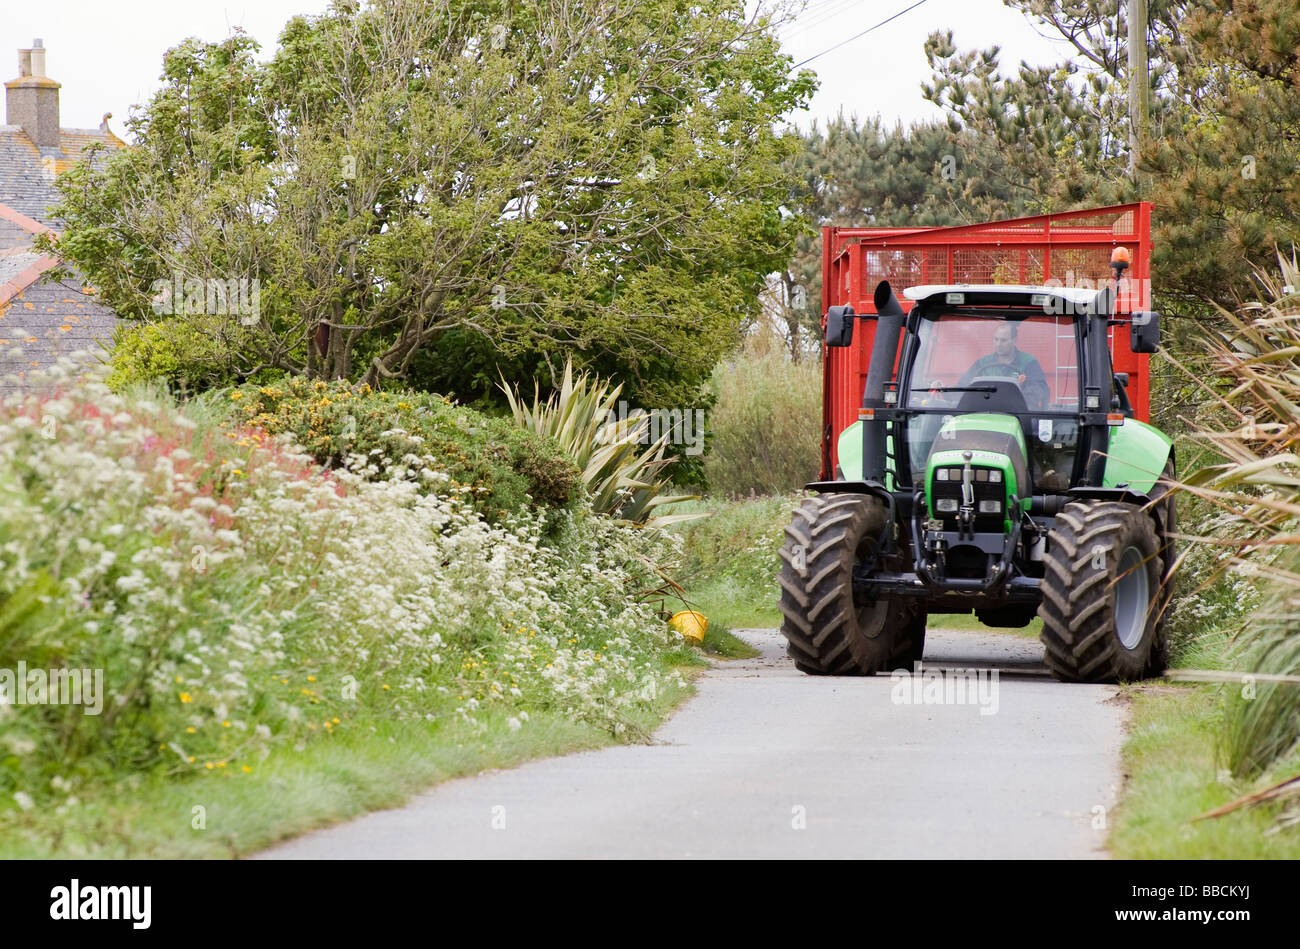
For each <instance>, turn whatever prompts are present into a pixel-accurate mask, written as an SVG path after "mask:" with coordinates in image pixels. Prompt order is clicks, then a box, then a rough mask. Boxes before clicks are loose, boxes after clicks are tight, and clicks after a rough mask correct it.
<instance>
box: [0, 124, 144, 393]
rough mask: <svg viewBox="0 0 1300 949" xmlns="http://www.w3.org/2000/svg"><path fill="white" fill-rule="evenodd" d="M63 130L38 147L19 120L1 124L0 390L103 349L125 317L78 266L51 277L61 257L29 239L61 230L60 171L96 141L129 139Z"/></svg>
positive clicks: (100, 132) (102, 158)
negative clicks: (65, 358)
mask: <svg viewBox="0 0 1300 949" xmlns="http://www.w3.org/2000/svg"><path fill="white" fill-rule="evenodd" d="M60 137H61V141H60V146H59V147H58V148H37V147H36V145H35V144H34V143H33V142H32V140H31V139H30V138H29V137H28V136H27V133H26V132H24V131H23V130H22V128H21V127H19V126H16V125H0V393H3V392H7V391H12V390H13V389H15V388H22V387H23V386H24V383H23V378H24V377H25V376H26V375H27V374H28V373H30V372H32V371H34V370H36V369H38V368H41V367H44V366H48V365H49V364H50V363H52V362H54V361H55V360H56V359H58V358H59V356H61V355H71V354H72V353H73V352H75V351H77V350H82V349H85V350H90V351H91V352H92V353H97V354H98V355H100V356H102V355H103V347H104V345H106V344H107V343H108V342H109V341H110V340H111V339H112V336H113V330H114V328H115V327H116V326H117V324H118V322H119V320H118V317H117V315H116V314H115V313H113V311H112V310H110V309H108V308H107V307H105V306H103V305H102V304H100V303H99V302H98V301H96V300H95V297H94V291H93V289H92V288H88V287H86V285H85V281H84V280H82V279H80V278H79V277H77V276H76V275H75V274H74V275H73V276H72V277H70V278H68V279H65V280H63V281H61V282H45V281H44V279H43V275H44V273H45V272H46V271H48V270H49V268H51V267H53V266H54V264H55V261H54V260H53V259H51V258H49V257H44V256H42V255H41V254H38V253H36V252H35V251H34V250H33V249H32V246H31V243H32V239H33V238H34V237H35V236H36V234H38V233H40V232H41V231H44V230H54V231H56V232H57V230H58V227H59V222H58V220H56V219H55V218H54V217H53V216H52V215H51V214H50V209H51V208H52V207H53V206H54V205H56V204H58V202H59V193H58V191H57V189H56V188H55V187H54V178H55V176H56V175H58V174H59V173H60V172H63V171H66V170H68V168H70V167H72V165H73V163H74V162H76V161H80V160H84V155H83V150H84V149H85V148H86V147H87V146H88V145H90V144H91V143H93V142H100V143H103V144H105V145H108V146H110V147H112V148H123V147H125V143H123V142H122V140H121V139H119V138H118V137H117V136H116V135H114V134H113V133H112V132H108V131H103V130H92V129H61V130H60ZM105 160H106V157H105V156H104V155H100V156H98V157H97V158H96V163H97V164H98V163H101V162H103V161H105ZM15 347H17V348H18V350H21V351H20V352H16V351H15Z"/></svg>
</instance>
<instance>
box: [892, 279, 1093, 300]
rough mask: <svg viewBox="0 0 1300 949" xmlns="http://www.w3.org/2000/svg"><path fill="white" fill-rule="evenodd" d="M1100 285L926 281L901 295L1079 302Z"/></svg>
mask: <svg viewBox="0 0 1300 949" xmlns="http://www.w3.org/2000/svg"><path fill="white" fill-rule="evenodd" d="M1100 289H1102V288H1101V287H1097V288H1096V289H1092V290H1088V289H1086V288H1083V287H1046V286H1031V285H1029V284H1011V283H997V284H992V283H942V284H938V283H937V284H925V285H923V286H919V287H908V288H907V289H906V290H904V291H903V296H905V297H907V299H909V300H914V301H916V302H917V303H921V302H923V301H925V300H929V299H930V298H931V297H939V296H945V295H946V294H949V293H961V294H965V297H966V299H965V300H964V301H963V302H964V303H965V304H968V305H969V304H979V303H984V304H990V303H992V304H1002V305H1012V306H1015V305H1020V306H1032V305H1033V304H1032V303H1030V297H1033V296H1041V295H1047V296H1052V297H1056V298H1057V299H1059V300H1065V301H1067V302H1069V303H1072V304H1075V305H1076V306H1078V305H1080V304H1088V303H1092V301H1094V300H1095V299H1097V291H1098V290H1100Z"/></svg>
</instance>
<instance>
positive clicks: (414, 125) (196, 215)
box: [57, 0, 814, 405]
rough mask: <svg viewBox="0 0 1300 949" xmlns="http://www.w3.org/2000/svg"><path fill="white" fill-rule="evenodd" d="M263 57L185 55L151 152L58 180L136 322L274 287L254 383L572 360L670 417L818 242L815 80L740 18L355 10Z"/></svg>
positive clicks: (68, 245) (298, 25)
mask: <svg viewBox="0 0 1300 949" xmlns="http://www.w3.org/2000/svg"><path fill="white" fill-rule="evenodd" d="M257 49H258V47H257V44H256V43H255V42H254V41H253V40H252V39H251V38H249V37H247V36H245V35H243V34H240V33H236V34H234V35H233V36H231V37H230V38H229V39H227V40H225V41H223V42H221V43H215V44H211V43H202V42H199V41H197V40H188V41H186V42H185V43H182V44H181V45H179V46H177V47H175V48H173V49H172V50H170V51H169V52H168V53H167V54H166V57H165V60H164V65H163V76H162V80H163V86H162V88H161V89H160V91H159V92H158V93H157V94H156V95H155V96H154V98H153V99H152V100H151V101H150V102H149V103H148V105H147V106H146V107H145V108H144V109H143V110H141V111H140V112H138V113H137V114H135V115H134V116H133V117H132V119H131V122H130V123H129V124H130V127H131V130H132V132H133V133H134V134H135V137H136V139H137V145H136V147H134V148H132V149H129V150H126V151H124V152H123V153H122V154H120V155H118V156H116V157H115V158H114V159H113V160H112V161H111V162H110V163H109V164H108V166H107V168H104V169H102V170H100V169H96V168H92V167H91V166H90V165H88V164H85V163H83V164H80V165H78V166H77V168H76V169H75V170H74V171H73V172H71V173H70V174H69V175H67V176H66V177H65V178H64V179H63V180H62V181H61V188H62V193H63V204H62V207H61V208H60V210H59V213H60V216H61V217H62V218H63V220H64V221H65V222H66V227H65V229H64V232H63V236H62V237H61V238H60V239H59V240H58V242H57V249H58V252H59V253H61V254H62V255H63V256H64V258H65V259H67V260H68V261H70V262H71V263H74V264H76V265H77V266H79V267H80V268H81V269H82V270H83V271H84V272H85V273H86V274H87V275H88V276H89V278H90V279H91V280H92V281H93V282H94V283H95V285H96V286H98V287H99V288H100V289H101V293H102V295H103V297H104V299H105V300H106V302H107V303H108V304H110V305H111V306H113V307H114V308H115V309H117V310H118V312H120V313H122V314H123V315H124V316H128V317H133V318H139V319H154V318H155V316H154V311H155V303H156V302H157V298H158V297H159V296H160V295H162V296H164V297H165V291H162V290H161V289H160V288H162V287H163V286H165V285H167V284H170V283H172V282H173V276H174V275H175V274H180V275H182V276H183V277H186V278H196V279H199V280H210V279H216V280H229V279H236V278H245V279H250V280H251V279H253V278H256V279H257V280H258V281H259V286H260V298H259V307H258V313H257V314H256V320H255V322H253V321H250V320H249V319H248V318H247V315H246V314H245V315H244V317H245V318H244V322H246V323H247V322H252V323H253V325H251V326H242V325H241V327H240V332H239V333H238V340H239V343H240V345H239V346H238V347H237V352H235V354H234V359H233V362H234V363H235V364H236V365H235V367H234V370H235V374H236V375H237V376H241V377H248V376H252V375H254V374H256V373H257V372H258V371H259V370H262V369H264V368H273V369H280V370H289V371H291V372H296V373H304V374H306V375H308V376H310V377H313V378H323V379H354V380H362V381H365V382H367V383H369V384H371V385H380V384H382V383H384V382H385V381H386V380H389V379H395V378H403V377H410V376H411V375H412V372H413V370H414V369H417V368H421V371H422V372H423V374H424V375H425V376H426V377H427V378H429V379H434V380H437V381H438V383H439V384H440V385H445V386H446V387H447V389H448V390H450V391H452V392H456V393H457V394H459V392H458V390H459V389H460V388H461V387H468V388H471V389H472V388H473V386H472V385H471V383H473V382H474V380H475V378H477V377H480V376H482V375H484V373H483V368H484V362H485V361H486V359H487V358H488V357H489V356H491V357H493V358H499V359H500V360H502V361H503V362H504V364H505V365H507V366H510V367H513V368H516V369H517V370H518V371H519V372H520V373H521V374H522V375H524V376H527V375H529V374H531V373H534V372H536V371H537V370H538V369H539V367H540V366H543V365H545V366H548V367H551V368H553V367H555V366H557V365H562V364H563V361H564V358H565V357H566V356H568V355H570V354H572V355H573V356H574V359H575V364H576V365H578V366H579V368H595V369H597V370H599V371H602V372H605V373H606V374H611V375H618V376H620V377H623V378H626V379H628V380H629V381H630V382H631V383H632V385H631V391H630V393H629V394H630V395H631V396H632V397H633V398H635V399H637V400H641V401H643V403H644V404H649V405H654V404H674V403H673V399H674V398H676V399H677V400H680V398H681V393H682V391H683V387H685V390H686V391H691V390H693V389H694V388H696V387H698V386H699V384H700V383H702V382H703V381H704V379H705V378H707V376H708V374H709V372H710V370H711V369H712V367H713V365H714V363H715V362H716V361H717V359H718V357H719V355H720V354H721V353H722V352H724V351H725V350H727V349H728V348H730V347H731V346H733V345H734V343H735V341H736V339H737V336H738V330H739V325H740V323H741V321H742V319H743V318H744V316H745V315H746V314H748V313H751V312H752V311H753V310H754V308H755V307H756V305H757V304H756V298H757V295H758V290H759V288H760V287H761V286H762V283H763V279H764V276H765V275H766V274H767V273H769V272H771V271H772V270H774V269H776V268H778V267H779V266H780V263H781V261H782V260H784V259H785V257H786V256H787V254H788V251H789V248H790V244H791V241H792V239H793V237H794V235H795V233H796V232H797V231H798V228H799V226H800V224H799V222H798V221H797V220H796V219H794V218H792V217H790V216H788V215H783V214H782V213H781V211H780V204H781V201H782V199H784V198H785V196H786V194H787V193H788V190H789V189H788V182H787V181H786V172H785V171H784V170H783V169H782V165H781V163H782V161H783V160H784V159H785V158H787V157H788V156H789V155H790V154H791V153H792V152H793V151H794V149H795V148H797V138H796V137H794V136H787V135H782V134H779V133H778V132H777V130H776V128H775V124H776V121H777V119H778V118H779V117H780V116H781V115H783V114H784V113H786V112H788V111H790V110H791V109H795V108H799V107H802V105H803V104H804V102H805V101H806V99H807V97H808V96H809V95H810V93H811V91H812V89H813V86H814V81H813V79H812V76H811V74H810V73H808V72H800V73H798V74H795V75H791V73H790V69H789V65H790V61H789V58H788V57H786V56H784V55H782V54H781V52H780V49H779V44H778V42H777V40H776V38H775V35H774V33H773V32H772V30H771V28H770V24H769V23H768V21H767V20H765V19H763V18H757V19H750V18H746V16H745V15H744V9H743V5H742V4H741V3H739V2H736V0H690V2H687V0H648V2H644V3H640V4H637V5H628V4H621V3H615V2H612V0H611V2H600V3H592V4H582V5H576V6H575V5H572V4H566V3H561V2H559V0H433V2H427V0H370V2H367V3H364V4H362V3H360V2H357V0H336V2H335V3H334V6H333V7H332V8H331V10H330V11H329V12H328V13H326V14H324V15H322V16H318V17H298V18H295V19H294V20H292V21H290V22H289V24H288V25H287V26H286V27H285V29H284V31H283V33H282V35H281V37H280V48H279V49H278V50H277V52H276V54H275V56H274V57H273V58H272V59H271V61H270V62H268V63H265V64H262V63H259V62H258V61H257V60H256V59H255V55H254V54H255V53H256V51H257ZM182 286H185V285H182ZM185 295H186V297H187V298H188V296H189V295H190V294H189V291H188V290H186V291H185ZM209 316H210V314H209ZM171 319H175V320H181V321H192V322H194V323H195V325H196V327H197V326H198V325H199V321H198V320H196V319H195V318H194V315H193V314H191V313H182V314H180V315H176V316H173V317H171ZM234 320H235V317H233V316H232V317H231V318H230V320H229V321H228V322H229V323H230V325H232V326H233V324H234ZM210 323H211V320H210V319H209V320H207V324H210ZM235 335H236V334H234V333H231V334H230V338H229V339H227V338H224V337H222V336H221V335H220V334H219V333H218V334H213V336H212V339H213V348H214V350H227V349H229V348H231V340H233V339H234V338H235ZM465 353H468V354H469V356H470V358H468V359H462V355H463V354H465ZM430 357H433V358H432V359H431V358H430ZM227 358H229V357H228V354H227ZM416 374H417V375H418V374H420V373H418V372H417V373H416ZM479 381H480V382H482V381H484V380H482V379H480V380H479ZM493 381H494V382H495V374H493ZM543 381H544V382H545V381H549V380H548V379H546V378H545V377H544V378H543Z"/></svg>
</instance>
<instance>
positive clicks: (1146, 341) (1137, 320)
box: [1129, 310, 1160, 353]
mask: <svg viewBox="0 0 1300 949" xmlns="http://www.w3.org/2000/svg"><path fill="white" fill-rule="evenodd" d="M1129 348H1130V349H1132V350H1133V352H1135V353H1154V352H1155V351H1156V350H1157V349H1159V348H1160V314H1159V313H1156V312H1155V311H1154V310H1148V311H1142V312H1138V313H1134V314H1133V319H1132V321H1131V322H1130V323H1129Z"/></svg>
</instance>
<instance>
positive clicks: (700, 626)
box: [668, 610, 709, 643]
mask: <svg viewBox="0 0 1300 949" xmlns="http://www.w3.org/2000/svg"><path fill="white" fill-rule="evenodd" d="M668 628H669V629H675V630H677V632H679V633H681V634H682V636H684V637H685V638H687V639H689V640H691V641H692V642H697V643H702V642H704V634H705V633H706V632H707V631H708V629H709V618H708V617H707V616H705V615H704V614H703V613H696V612H695V611H694V610H682V611H681V612H680V613H674V614H673V618H672V619H670V620H669V621H668Z"/></svg>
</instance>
